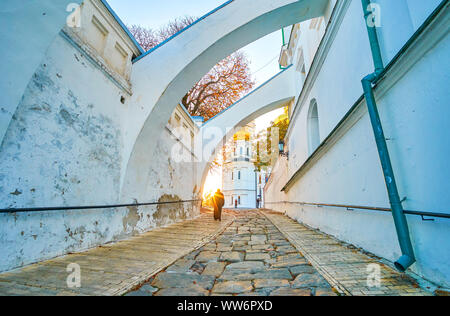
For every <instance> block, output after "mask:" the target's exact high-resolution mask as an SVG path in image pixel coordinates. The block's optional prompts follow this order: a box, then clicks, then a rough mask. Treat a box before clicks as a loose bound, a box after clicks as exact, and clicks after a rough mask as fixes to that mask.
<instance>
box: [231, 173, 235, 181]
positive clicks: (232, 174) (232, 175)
mask: <svg viewBox="0 0 450 316" xmlns="http://www.w3.org/2000/svg"><path fill="white" fill-rule="evenodd" d="M233 180H234V171H231V181H233Z"/></svg>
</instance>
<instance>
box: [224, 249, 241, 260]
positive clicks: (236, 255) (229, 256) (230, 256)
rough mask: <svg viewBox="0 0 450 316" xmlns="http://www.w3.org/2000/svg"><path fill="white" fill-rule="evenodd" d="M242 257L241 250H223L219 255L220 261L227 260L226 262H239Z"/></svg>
mask: <svg viewBox="0 0 450 316" xmlns="http://www.w3.org/2000/svg"><path fill="white" fill-rule="evenodd" d="M243 259H244V254H243V253H242V252H237V251H230V252H223V253H222V254H221V255H220V261H228V262H239V261H242V260H243Z"/></svg>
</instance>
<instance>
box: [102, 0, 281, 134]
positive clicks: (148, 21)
mask: <svg viewBox="0 0 450 316" xmlns="http://www.w3.org/2000/svg"><path fill="white" fill-rule="evenodd" d="M224 2H225V0H108V3H109V4H110V6H111V7H112V8H113V9H114V11H116V13H117V15H118V16H119V17H120V18H121V19H122V21H123V22H124V23H125V24H126V25H133V24H136V25H142V26H145V27H150V28H153V29H158V28H159V27H160V26H162V25H164V24H166V23H167V22H168V21H170V20H173V19H175V18H177V17H181V16H185V15H190V16H195V17H201V16H202V15H204V14H206V13H208V12H209V11H211V10H213V9H215V8H216V7H218V6H220V5H221V4H222V3H224ZM281 45H282V37H281V31H277V32H274V33H272V34H270V35H268V36H266V37H264V38H262V39H260V40H258V41H256V42H254V43H252V44H250V45H248V46H247V47H245V48H243V50H244V51H245V53H246V54H247V57H248V59H249V60H250V71H251V73H252V75H253V78H254V79H255V82H256V86H258V85H260V84H262V83H264V82H265V81H266V80H268V79H270V78H271V77H272V76H274V75H275V74H277V73H278V72H279V71H280V69H279V66H278V57H279V54H280V49H281ZM280 114H282V111H276V112H275V113H269V114H267V115H265V116H263V117H261V118H259V119H257V120H256V124H257V127H256V128H257V129H258V130H259V129H262V128H265V126H267V125H268V124H269V123H270V121H271V120H273V119H275V118H276V117H277V116H278V115H280Z"/></svg>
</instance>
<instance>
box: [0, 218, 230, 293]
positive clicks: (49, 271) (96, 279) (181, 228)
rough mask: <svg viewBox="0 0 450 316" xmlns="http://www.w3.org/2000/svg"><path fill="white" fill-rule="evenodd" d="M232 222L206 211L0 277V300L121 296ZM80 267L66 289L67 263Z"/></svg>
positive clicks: (201, 244) (196, 247)
mask: <svg viewBox="0 0 450 316" xmlns="http://www.w3.org/2000/svg"><path fill="white" fill-rule="evenodd" d="M233 219H234V216H232V215H229V214H225V216H224V218H223V220H222V222H216V221H214V220H213V219H212V214H211V213H210V212H208V213H203V214H202V215H201V216H200V217H199V218H197V219H194V220H188V221H184V222H181V223H177V224H173V225H170V226H168V227H164V228H158V229H154V230H152V231H150V232H148V233H145V234H142V235H139V236H136V237H133V238H130V239H128V240H125V241H121V242H117V243H113V244H107V245H104V246H102V247H97V248H94V249H91V250H89V251H86V252H82V253H76V254H70V255H67V256H64V257H59V258H56V259H52V260H47V261H43V262H41V263H37V264H33V265H30V266H27V267H24V268H21V269H17V270H14V271H11V272H7V273H1V274H0V296H2V295H7V296H8V295H37V296H41V295H122V294H124V293H126V292H128V291H129V290H131V289H133V288H135V287H136V286H137V285H138V284H141V283H142V282H144V281H146V280H148V279H149V278H150V277H151V276H152V275H154V274H155V273H157V272H159V271H161V269H163V268H165V267H167V266H168V265H170V264H171V263H173V262H174V261H175V260H177V259H178V258H180V257H181V256H184V255H186V254H189V253H190V252H192V251H193V250H195V249H198V248H199V247H201V246H203V245H204V244H205V243H206V242H208V241H210V240H211V238H214V237H215V236H216V235H217V234H219V233H220V232H222V231H223V230H224V229H225V228H226V227H227V226H228V225H229V224H230V223H231V222H232V220H233ZM71 263H75V264H78V265H79V266H80V268H81V270H80V272H81V287H79V288H70V289H69V288H68V285H67V278H68V277H69V275H70V272H67V270H66V269H67V267H68V265H69V264H71Z"/></svg>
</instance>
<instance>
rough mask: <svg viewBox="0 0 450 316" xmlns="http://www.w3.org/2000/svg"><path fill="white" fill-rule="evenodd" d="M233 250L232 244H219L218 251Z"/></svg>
mask: <svg viewBox="0 0 450 316" xmlns="http://www.w3.org/2000/svg"><path fill="white" fill-rule="evenodd" d="M232 250H233V247H232V246H231V244H230V246H225V245H221V246H217V250H216V251H220V252H225V251H232Z"/></svg>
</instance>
